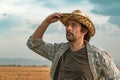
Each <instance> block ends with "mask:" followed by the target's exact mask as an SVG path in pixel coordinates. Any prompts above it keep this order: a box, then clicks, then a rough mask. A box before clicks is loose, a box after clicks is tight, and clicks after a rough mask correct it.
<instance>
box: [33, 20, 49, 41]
mask: <svg viewBox="0 0 120 80" xmlns="http://www.w3.org/2000/svg"><path fill="white" fill-rule="evenodd" d="M49 24H50V23H49V22H48V21H47V20H44V21H43V22H42V23H41V25H40V26H39V27H38V28H37V29H36V30H35V32H34V33H33V35H32V39H39V38H42V37H43V34H44V32H45V31H46V29H47V27H48V25H49Z"/></svg>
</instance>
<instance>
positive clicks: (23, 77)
mask: <svg viewBox="0 0 120 80" xmlns="http://www.w3.org/2000/svg"><path fill="white" fill-rule="evenodd" d="M49 72H50V67H0V80H50V75H49Z"/></svg>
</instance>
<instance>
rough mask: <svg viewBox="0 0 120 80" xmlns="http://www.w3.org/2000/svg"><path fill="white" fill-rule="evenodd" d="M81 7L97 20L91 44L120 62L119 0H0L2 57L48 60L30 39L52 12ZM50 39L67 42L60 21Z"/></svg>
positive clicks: (51, 30)
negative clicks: (28, 44)
mask: <svg viewBox="0 0 120 80" xmlns="http://www.w3.org/2000/svg"><path fill="white" fill-rule="evenodd" d="M75 9H80V10H82V11H83V12H85V13H86V14H87V15H88V16H89V17H90V19H91V20H92V21H93V23H94V25H95V27H96V35H95V36H94V37H93V38H92V39H91V41H90V43H91V44H93V45H95V46H97V47H100V48H101V49H104V50H106V51H107V52H109V53H110V54H111V55H112V56H113V58H114V60H115V61H120V58H119V56H120V47H119V45H120V26H119V25H120V1H119V0H104V1H102V0H0V45H1V47H0V58H30V59H40V58H41V59H44V58H43V57H40V56H38V55H37V54H35V53H34V52H32V51H31V50H29V49H28V48H27V47H26V41H27V39H28V37H29V36H30V35H32V33H33V32H34V30H35V29H36V28H37V27H38V26H39V24H40V23H41V22H42V21H43V20H44V19H45V18H46V17H47V16H48V15H49V14H51V13H54V12H62V13H64V12H72V11H73V10H75ZM44 40H45V41H46V42H50V43H54V42H57V43H59V42H66V38H65V32H64V27H63V25H62V24H61V23H60V22H57V23H54V24H51V25H50V27H49V28H48V29H47V31H46V33H45V36H44Z"/></svg>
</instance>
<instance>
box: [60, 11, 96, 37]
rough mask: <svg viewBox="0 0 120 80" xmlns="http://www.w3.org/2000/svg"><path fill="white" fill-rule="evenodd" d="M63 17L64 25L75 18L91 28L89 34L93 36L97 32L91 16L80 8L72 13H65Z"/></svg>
mask: <svg viewBox="0 0 120 80" xmlns="http://www.w3.org/2000/svg"><path fill="white" fill-rule="evenodd" d="M62 15H63V18H62V19H61V20H60V21H61V22H62V23H63V24H64V25H65V24H66V22H67V21H68V20H75V21H78V22H80V23H82V24H83V25H85V26H86V28H88V30H89V33H88V34H89V36H90V37H92V36H94V34H95V27H94V24H93V23H92V21H91V20H90V19H89V17H88V16H87V15H86V14H84V13H83V12H81V11H80V10H74V11H73V12H72V13H63V14H62Z"/></svg>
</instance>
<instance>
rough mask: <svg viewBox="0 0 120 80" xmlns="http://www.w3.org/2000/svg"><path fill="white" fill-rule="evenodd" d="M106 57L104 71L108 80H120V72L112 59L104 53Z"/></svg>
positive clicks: (104, 58)
mask: <svg viewBox="0 0 120 80" xmlns="http://www.w3.org/2000/svg"><path fill="white" fill-rule="evenodd" d="M104 53H105V56H104V57H103V60H102V63H103V69H104V75H105V78H106V80H120V72H119V70H118V68H117V67H116V65H115V63H114V61H113V59H112V57H111V56H110V55H109V54H108V53H107V52H104Z"/></svg>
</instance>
